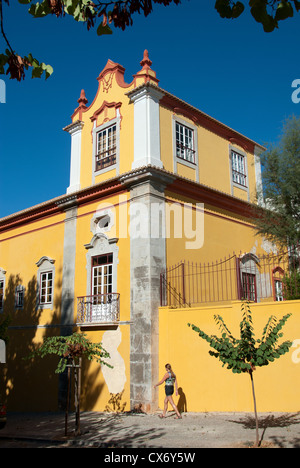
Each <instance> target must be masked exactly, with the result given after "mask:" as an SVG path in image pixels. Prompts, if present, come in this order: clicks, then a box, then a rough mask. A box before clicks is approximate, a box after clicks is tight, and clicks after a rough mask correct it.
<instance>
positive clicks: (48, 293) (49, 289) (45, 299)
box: [40, 271, 53, 304]
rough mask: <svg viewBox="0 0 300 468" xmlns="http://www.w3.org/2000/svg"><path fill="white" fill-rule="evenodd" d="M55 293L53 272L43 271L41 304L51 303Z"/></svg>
mask: <svg viewBox="0 0 300 468" xmlns="http://www.w3.org/2000/svg"><path fill="white" fill-rule="evenodd" d="M52 295H53V272H52V271H46V272H45V273H41V280H40V304H51V302H52Z"/></svg>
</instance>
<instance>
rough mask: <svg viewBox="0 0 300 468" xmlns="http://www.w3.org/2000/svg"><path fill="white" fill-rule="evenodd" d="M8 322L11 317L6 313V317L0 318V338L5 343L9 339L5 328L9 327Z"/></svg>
mask: <svg viewBox="0 0 300 468" xmlns="http://www.w3.org/2000/svg"><path fill="white" fill-rule="evenodd" d="M10 322H11V318H10V316H9V315H7V316H6V317H3V318H2V319H1V320H0V340H3V341H5V343H7V342H8V340H9V336H8V333H7V329H8V327H9V324H10Z"/></svg>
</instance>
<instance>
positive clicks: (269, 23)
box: [215, 0, 300, 32]
mask: <svg viewBox="0 0 300 468" xmlns="http://www.w3.org/2000/svg"><path fill="white" fill-rule="evenodd" d="M245 3H248V4H249V8H250V12H251V15H252V16H253V18H254V19H255V21H257V22H258V23H261V24H262V26H263V28H264V31H265V32H272V31H274V29H275V28H278V24H279V21H282V20H285V19H287V18H292V17H293V16H294V12H298V11H299V10H300V2H299V1H298V0H291V1H288V0H250V1H248V2H246V1H242V2H240V1H238V2H234V1H232V0H217V1H216V4H215V8H216V9H217V11H218V13H219V14H220V16H221V17H222V18H229V19H230V18H238V17H239V16H240V15H241V14H242V13H243V12H244V10H245Z"/></svg>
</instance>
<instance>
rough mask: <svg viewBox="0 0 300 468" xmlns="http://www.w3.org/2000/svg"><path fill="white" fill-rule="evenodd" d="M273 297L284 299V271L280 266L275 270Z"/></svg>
mask: <svg viewBox="0 0 300 468" xmlns="http://www.w3.org/2000/svg"><path fill="white" fill-rule="evenodd" d="M272 273H273V297H274V301H284V296H283V284H282V280H283V277H284V271H283V269H282V268H280V267H279V266H278V267H276V268H274V270H273V272H272Z"/></svg>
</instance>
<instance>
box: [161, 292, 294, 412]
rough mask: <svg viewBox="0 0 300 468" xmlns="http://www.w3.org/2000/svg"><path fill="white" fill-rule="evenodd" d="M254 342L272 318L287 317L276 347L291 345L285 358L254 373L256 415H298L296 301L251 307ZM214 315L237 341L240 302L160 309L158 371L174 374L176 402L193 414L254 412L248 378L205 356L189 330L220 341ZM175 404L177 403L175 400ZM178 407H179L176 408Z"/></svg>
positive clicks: (204, 345) (205, 346)
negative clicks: (168, 367) (168, 366)
mask: <svg viewBox="0 0 300 468" xmlns="http://www.w3.org/2000/svg"><path fill="white" fill-rule="evenodd" d="M251 310H252V318H253V324H254V333H255V338H256V339H259V338H261V336H262V331H263V328H264V326H265V325H266V323H267V320H268V318H269V317H270V316H271V315H275V316H276V317H277V318H278V319H280V318H282V317H283V316H284V315H286V314H288V313H292V314H293V315H292V317H290V318H289V319H288V321H287V322H286V324H285V326H284V328H283V330H282V331H283V338H282V339H281V341H280V342H282V341H286V340H290V341H292V342H294V346H295V347H293V348H291V349H290V351H289V353H288V354H286V355H284V356H282V357H281V358H280V359H279V360H276V361H274V362H273V363H270V364H269V366H266V367H259V368H257V370H256V371H255V372H254V384H255V391H256V400H257V410H258V411H259V412H269V411H272V412H276V411H278V412H294V411H299V386H300V372H299V366H300V359H299V357H300V341H298V342H297V341H296V340H299V339H300V301H287V302H278V303H274V302H269V303H263V304H251ZM214 314H218V315H221V317H223V319H224V321H225V323H226V325H227V326H228V328H229V329H230V331H231V333H232V334H233V336H235V337H237V338H238V337H239V323H240V321H241V318H242V316H241V303H240V302H233V303H232V304H230V305H226V306H218V307H205V308H184V309H179V308H178V309H169V308H164V307H162V308H160V310H159V363H160V364H159V370H160V374H161V375H164V373H165V369H164V366H165V364H166V363H170V364H171V365H172V368H173V370H174V372H175V373H176V375H177V379H178V385H179V388H180V393H181V400H180V401H181V402H182V401H183V400H184V398H185V400H186V410H187V411H195V412H206V411H224V412H235V411H236V412H244V411H245V412H248V411H252V410H253V400H252V390H251V381H250V377H249V375H248V374H233V372H232V371H230V370H228V369H226V368H225V367H224V368H223V367H222V363H221V362H220V361H218V360H217V359H216V358H214V357H212V356H211V355H210V354H209V350H210V349H211V348H210V346H209V344H208V343H207V342H206V341H204V340H203V339H202V338H200V337H199V336H198V334H197V333H196V332H195V331H193V330H192V329H191V328H190V327H188V325H187V324H188V323H192V324H195V325H196V326H197V327H199V328H200V329H201V330H203V331H204V332H205V333H207V334H208V335H213V334H215V335H217V336H221V332H220V330H219V329H218V327H217V325H216V323H215V321H214V318H213V316H214ZM163 400H164V389H163V388H162V386H161V387H160V400H159V401H160V407H163ZM175 402H176V403H177V402H178V398H177V397H176V398H175ZM180 406H181V404H180Z"/></svg>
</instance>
